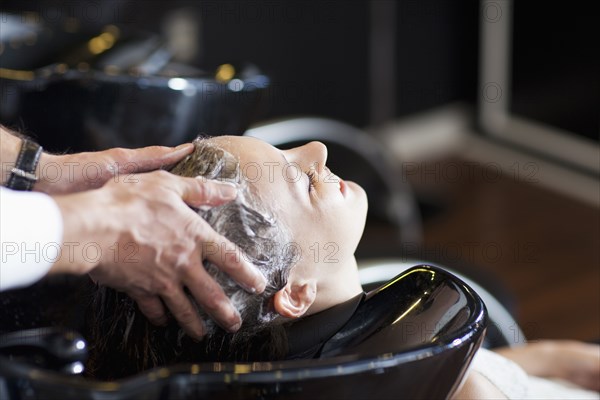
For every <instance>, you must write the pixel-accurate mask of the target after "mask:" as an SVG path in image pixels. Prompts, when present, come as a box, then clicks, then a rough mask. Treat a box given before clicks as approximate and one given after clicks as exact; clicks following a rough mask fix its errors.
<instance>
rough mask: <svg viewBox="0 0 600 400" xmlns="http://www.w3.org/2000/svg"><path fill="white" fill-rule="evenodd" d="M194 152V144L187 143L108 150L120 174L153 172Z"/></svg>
mask: <svg viewBox="0 0 600 400" xmlns="http://www.w3.org/2000/svg"><path fill="white" fill-rule="evenodd" d="M192 151H194V145H193V144H192V143H185V144H182V145H179V146H177V147H166V146H148V147H142V148H140V149H111V150H107V152H108V153H109V155H110V156H111V158H112V161H113V163H116V164H117V165H119V166H120V170H119V173H139V172H148V171H153V170H156V169H159V168H161V167H164V166H165V165H171V164H175V163H176V162H177V161H179V160H181V159H183V158H184V157H185V156H187V155H188V154H190V153H191V152H192ZM121 169H126V170H121Z"/></svg>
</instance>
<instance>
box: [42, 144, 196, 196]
mask: <svg viewBox="0 0 600 400" xmlns="http://www.w3.org/2000/svg"><path fill="white" fill-rule="evenodd" d="M192 151H194V145H193V144H191V143H186V144H182V145H180V146H177V147H165V146H149V147H143V148H140V149H124V148H113V149H110V150H104V151H95V152H85V153H74V154H57V155H55V154H48V153H42V156H41V157H40V162H39V164H38V166H37V169H36V174H37V176H38V177H39V178H38V181H37V182H36V184H35V185H34V188H33V189H34V190H36V191H40V192H44V193H48V194H68V193H75V192H81V191H84V190H89V189H95V188H99V187H101V186H102V185H104V184H105V183H106V182H107V181H109V180H117V179H121V180H131V179H132V177H133V174H136V173H140V172H149V171H154V170H156V169H159V168H161V167H164V166H167V165H171V164H175V163H176V162H177V161H179V160H181V159H182V158H183V157H185V156H187V155H188V154H190V153H191V152H192Z"/></svg>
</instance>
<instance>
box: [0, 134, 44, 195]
mask: <svg viewBox="0 0 600 400" xmlns="http://www.w3.org/2000/svg"><path fill="white" fill-rule="evenodd" d="M42 150H43V149H42V146H40V145H39V144H37V143H36V142H34V141H32V140H29V139H26V138H23V139H22V142H21V150H20V151H19V156H18V157H17V161H16V162H15V166H14V168H13V169H11V171H10V177H9V178H8V182H7V184H6V187H7V188H9V189H14V190H31V189H32V188H33V185H34V184H35V182H37V180H38V178H37V176H36V175H35V169H36V167H37V165H38V162H39V161H40V157H41V155H42Z"/></svg>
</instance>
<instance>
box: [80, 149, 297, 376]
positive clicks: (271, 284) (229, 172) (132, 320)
mask: <svg viewBox="0 0 600 400" xmlns="http://www.w3.org/2000/svg"><path fill="white" fill-rule="evenodd" d="M194 145H195V147H196V148H195V151H194V152H193V153H192V154H190V155H189V156H188V157H186V158H185V159H183V160H182V161H180V162H179V163H178V164H177V165H175V167H174V168H173V169H171V172H172V173H174V174H177V175H181V176H188V177H196V176H202V177H205V178H207V179H218V180H222V181H226V182H229V183H231V184H234V185H236V186H237V187H238V197H237V198H236V200H235V201H233V202H231V203H227V204H225V205H222V206H219V207H214V208H210V209H200V210H197V211H198V213H199V214H200V215H201V216H202V217H203V218H204V219H205V220H206V221H207V222H208V223H209V224H210V225H211V226H212V227H213V229H215V230H216V231H217V232H218V233H220V234H221V235H223V236H225V237H226V238H227V239H229V240H230V241H232V242H233V243H235V244H236V245H237V246H238V247H239V248H240V249H241V250H242V251H243V252H244V253H245V257H246V259H247V260H249V261H250V262H251V263H252V264H254V265H256V266H257V267H258V268H259V269H260V271H261V272H262V273H263V274H264V275H265V277H266V278H267V288H266V289H265V291H264V292H263V293H262V294H260V295H254V294H250V293H248V292H246V291H245V290H243V289H242V288H240V287H239V286H238V285H237V284H236V283H235V282H234V281H233V280H231V279H230V278H229V277H228V276H227V275H226V274H224V273H222V272H221V271H220V270H219V269H218V268H217V267H216V266H215V265H213V264H211V263H210V262H207V261H205V262H204V267H205V268H206V270H207V271H208V273H209V274H210V275H211V276H213V278H214V279H215V280H216V281H217V282H218V283H219V284H220V285H221V286H222V287H223V290H224V292H225V294H226V295H227V296H228V297H229V298H230V299H231V300H232V302H233V303H234V306H235V307H236V308H237V309H238V311H239V312H240V315H241V316H242V321H243V322H242V326H241V328H240V330H239V331H238V332H236V333H235V334H230V333H227V332H225V331H224V330H222V329H221V328H220V327H218V326H217V325H216V324H215V323H214V322H213V321H212V320H210V319H209V317H208V316H207V315H206V314H205V313H204V312H203V311H202V309H200V308H199V307H198V309H199V313H200V314H201V315H202V316H203V320H204V321H205V323H206V325H207V327H208V329H209V334H208V335H207V336H206V337H205V338H204V339H203V340H202V341H200V342H195V341H193V340H192V339H191V338H189V337H188V336H186V335H185V334H184V333H183V331H182V329H181V328H180V327H179V326H178V325H177V323H176V322H175V321H171V322H170V323H169V324H168V325H167V326H166V327H156V326H153V325H152V324H150V323H149V322H148V320H147V319H146V318H145V316H144V315H143V314H142V313H141V312H140V311H139V310H138V308H137V306H136V304H135V302H134V301H133V300H132V299H131V298H129V297H128V296H127V295H125V294H124V293H120V292H117V291H115V290H113V289H111V288H108V287H103V286H99V287H97V288H96V292H95V294H94V296H93V301H92V304H91V307H90V310H89V312H88V324H87V325H88V328H89V329H88V336H89V338H88V339H89V341H90V343H91V347H90V358H89V361H88V365H87V370H88V373H89V374H90V375H92V376H95V377H96V378H100V379H115V378H120V377H123V376H127V375H131V374H134V373H137V372H140V371H143V370H145V369H148V368H152V367H156V366H163V365H169V364H173V363H177V362H197V361H264V360H275V359H281V358H283V356H284V355H285V353H286V351H287V338H286V335H285V329H284V328H283V326H282V325H281V323H282V322H283V318H282V317H280V316H279V315H278V314H277V313H276V312H275V310H274V309H273V296H274V294H275V293H276V292H277V291H279V290H280V289H282V288H283V287H284V286H285V284H286V283H287V278H288V275H289V271H290V269H291V267H292V266H293V265H294V263H295V261H296V253H295V252H294V250H295V248H294V247H293V246H290V244H291V242H290V240H289V239H290V237H289V234H288V230H287V229H286V227H285V226H283V225H282V224H281V222H279V220H278V218H277V217H276V215H274V213H273V211H272V210H270V209H269V207H268V206H267V205H266V203H267V202H263V201H261V199H260V197H259V195H258V193H257V191H256V190H255V188H254V186H253V185H252V184H250V183H248V182H245V180H244V179H242V176H241V173H240V166H239V162H238V160H237V159H236V158H235V157H234V156H233V155H232V154H230V153H228V152H227V151H225V150H223V149H222V148H220V147H218V146H216V145H214V144H212V143H210V141H207V140H205V139H197V140H196V141H194Z"/></svg>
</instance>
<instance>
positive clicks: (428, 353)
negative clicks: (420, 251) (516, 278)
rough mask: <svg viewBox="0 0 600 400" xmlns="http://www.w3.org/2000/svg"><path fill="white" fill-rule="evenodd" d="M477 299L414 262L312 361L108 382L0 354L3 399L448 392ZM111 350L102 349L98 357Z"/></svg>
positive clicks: (468, 354)
mask: <svg viewBox="0 0 600 400" xmlns="http://www.w3.org/2000/svg"><path fill="white" fill-rule="evenodd" d="M486 324H487V314H486V309H485V306H484V304H483V302H482V300H481V299H480V298H479V296H478V295H477V294H476V293H475V292H474V291H473V290H472V289H471V288H470V287H469V286H467V285H466V284H465V283H464V282H462V281H461V280H460V279H458V278H456V277H455V276H453V275H451V274H450V273H448V272H446V271H444V270H442V269H439V268H436V267H432V266H427V265H420V266H416V267H413V268H411V269H409V270H407V271H405V272H403V273H401V274H400V275H398V276H396V277H395V278H393V279H392V280H390V281H388V282H384V283H383V284H382V285H381V286H379V287H378V288H376V289H374V290H372V291H370V292H368V293H367V294H366V296H364V298H363V299H362V301H361V302H360V303H359V305H358V307H357V308H356V310H355V311H354V313H353V314H352V316H351V317H350V319H349V320H348V322H347V323H346V324H345V325H344V326H343V327H342V328H341V329H339V330H338V331H337V333H335V334H334V335H333V336H332V337H329V338H327V339H326V340H324V342H323V343H322V345H321V346H320V349H319V351H318V353H317V356H316V357H315V358H311V359H299V360H286V361H277V362H259V363H199V364H191V365H176V366H171V367H165V368H158V369H153V370H151V371H148V372H145V373H141V374H139V375H137V376H134V377H131V378H126V379H122V380H119V381H113V382H101V381H95V380H91V379H85V378H82V377H77V376H69V375H66V374H64V373H59V372H55V371H51V370H47V369H40V368H39V367H34V366H32V365H31V364H28V363H26V362H23V361H16V359H15V357H13V356H11V355H10V351H8V352H7V351H6V349H4V350H3V351H2V353H3V355H1V356H0V377H1V378H0V396H1V397H2V398H3V399H6V398H11V399H37V398H61V399H198V398H210V399H267V398H286V399H309V398H322V399H341V398H344V399H353V398H355V399H365V398H389V399H398V398H410V399H418V398H447V397H449V396H450V395H451V394H452V393H453V392H454V391H455V390H456V388H457V387H458V385H459V384H460V382H461V381H462V379H463V378H464V376H465V373H466V371H467V368H468V366H469V364H470V362H471V360H472V358H473V356H474V355H475V352H476V351H477V349H478V348H479V347H480V345H481V343H482V340H483V338H484V333H485V329H486ZM107 357H110V354H107Z"/></svg>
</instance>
